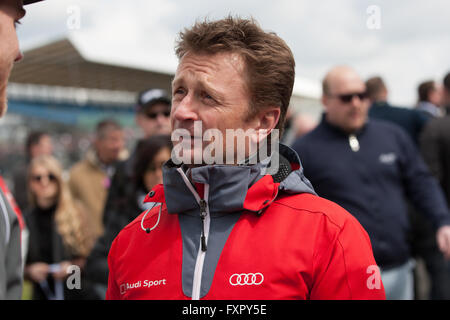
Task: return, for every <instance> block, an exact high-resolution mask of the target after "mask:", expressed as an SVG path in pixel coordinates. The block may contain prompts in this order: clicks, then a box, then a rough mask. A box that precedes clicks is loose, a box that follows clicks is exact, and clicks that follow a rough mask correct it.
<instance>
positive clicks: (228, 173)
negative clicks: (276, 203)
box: [163, 144, 316, 216]
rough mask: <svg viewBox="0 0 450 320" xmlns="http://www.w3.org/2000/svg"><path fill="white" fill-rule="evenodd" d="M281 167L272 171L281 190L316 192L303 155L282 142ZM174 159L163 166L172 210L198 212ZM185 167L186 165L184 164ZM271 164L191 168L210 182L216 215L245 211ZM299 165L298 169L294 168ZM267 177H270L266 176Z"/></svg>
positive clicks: (196, 176)
mask: <svg viewBox="0 0 450 320" xmlns="http://www.w3.org/2000/svg"><path fill="white" fill-rule="evenodd" d="M277 156H278V157H279V158H278V159H279V168H278V171H277V172H276V173H275V174H273V175H271V176H272V178H273V181H274V182H273V183H279V185H278V190H279V192H285V193H288V194H298V193H311V194H314V195H315V194H316V193H315V191H314V189H313V187H312V185H311V183H310V182H309V180H308V179H307V178H306V177H305V176H304V174H303V168H302V166H301V162H300V158H299V156H298V155H297V153H296V152H295V151H294V150H292V149H291V148H290V147H288V146H285V145H283V144H279V153H273V154H272V156H271V159H273V157H277ZM179 167H180V166H176V165H174V164H173V162H172V161H171V160H169V161H168V162H166V163H165V165H164V166H163V180H164V196H165V200H166V205H167V210H168V212H169V213H194V212H195V213H196V212H198V203H197V201H196V199H195V197H194V195H193V194H192V192H191V191H190V190H189V188H188V186H187V185H186V183H185V182H184V181H183V179H182V177H181V175H180V172H179V171H178V168H179ZM181 167H182V168H183V171H185V172H186V168H185V167H183V165H182V166H181ZM266 168H267V164H265V163H263V162H260V163H257V164H255V165H240V166H230V165H205V166H202V167H197V168H192V169H191V172H190V173H191V181H192V182H193V183H194V185H195V184H208V185H209V201H208V202H209V210H210V213H211V215H212V216H214V215H220V214H226V213H230V212H236V211H241V210H243V209H244V202H245V200H246V197H247V196H248V191H249V189H250V188H251V187H252V186H253V185H255V183H256V182H258V181H259V180H260V179H261V178H263V177H264V176H265V175H264V173H265V172H266ZM293 168H295V169H293ZM266 180H267V179H266Z"/></svg>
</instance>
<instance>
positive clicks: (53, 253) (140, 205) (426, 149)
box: [11, 70, 450, 299]
mask: <svg viewBox="0 0 450 320" xmlns="http://www.w3.org/2000/svg"><path fill="white" fill-rule="evenodd" d="M342 72H345V70H344V71H342ZM365 89H366V90H365V93H364V96H360V97H358V96H351V97H341V98H340V99H341V100H343V101H344V100H345V99H347V100H348V101H347V103H348V102H349V101H350V103H352V101H353V99H358V100H361V101H362V100H368V102H369V103H370V104H371V106H370V109H369V111H368V117H369V119H379V120H380V119H381V120H383V121H389V122H391V123H394V124H395V125H396V126H398V127H400V128H402V129H401V130H404V132H406V134H407V135H408V136H409V137H410V139H411V141H412V142H413V144H414V145H415V147H416V148H417V149H418V150H420V151H421V154H422V156H423V159H424V160H425V162H426V163H427V165H428V166H429V169H430V171H431V172H432V173H433V175H434V176H435V177H436V178H437V179H438V181H439V182H440V186H441V188H442V190H443V192H444V193H445V196H446V200H447V201H450V161H449V159H450V129H449V128H450V74H447V76H446V77H445V79H444V80H443V83H442V84H441V83H437V82H435V81H426V82H423V83H421V84H420V85H419V86H418V89H417V96H418V103H417V105H416V106H414V107H409V108H407V107H398V106H392V105H391V104H390V103H389V99H388V88H387V87H386V85H385V83H384V81H383V79H382V78H381V77H372V78H370V79H367V81H366V82H365ZM325 90H326V88H325ZM344 102H345V101H344ZM324 103H326V102H324ZM170 104H171V100H170V97H169V95H168V94H167V93H166V92H165V91H163V90H160V89H148V90H146V91H144V92H142V93H141V94H140V95H139V98H138V101H137V103H136V117H135V119H136V125H137V127H138V128H139V129H140V130H141V131H142V133H143V138H142V139H140V140H138V141H136V142H135V144H134V145H135V147H134V149H133V150H126V148H125V138H124V132H123V128H122V127H121V125H120V124H119V123H118V122H117V121H116V120H114V119H104V120H102V121H100V122H99V123H98V124H97V126H96V129H95V139H94V140H93V142H92V144H91V146H90V148H89V150H88V151H87V152H86V154H85V155H84V156H83V158H82V159H81V160H80V161H79V162H77V163H75V164H74V165H73V166H72V167H70V168H63V167H62V164H61V162H60V161H59V160H58V159H57V158H56V157H55V155H54V151H53V150H54V148H53V143H52V133H51V132H47V131H32V132H30V133H29V134H28V137H27V139H26V142H25V145H24V148H25V151H26V162H25V163H26V164H25V166H24V167H21V168H19V169H18V170H16V171H15V172H14V175H13V179H12V182H13V185H12V186H11V187H12V190H13V194H14V197H15V199H16V201H17V203H18V206H19V208H20V210H21V211H22V214H23V218H24V221H25V223H24V224H23V231H22V255H23V258H24V261H25V267H24V277H25V279H26V280H27V283H28V286H29V288H30V290H25V291H24V298H26V299H104V297H105V292H106V289H107V281H108V264H107V256H108V251H109V248H110V246H111V243H112V241H113V240H114V238H115V237H116V236H117V234H118V233H119V232H120V230H121V229H122V228H123V227H124V226H126V225H127V224H128V223H130V222H131V221H132V220H133V219H135V218H136V217H137V216H138V215H139V214H140V213H141V212H143V211H145V210H146V209H148V208H150V207H151V205H152V203H148V202H146V203H144V198H145V196H146V195H147V193H148V192H149V191H150V190H151V189H152V188H153V187H154V186H155V185H157V184H160V183H162V170H161V167H162V165H163V163H164V162H165V161H167V160H168V159H169V158H170V156H171V146H172V143H171V140H170V121H169V116H170ZM369 121H372V120H369ZM319 122H320V121H317V119H314V117H312V116H311V115H308V114H303V113H295V112H293V111H292V110H291V111H290V112H289V113H288V116H287V121H286V126H285V134H284V135H283V138H282V143H285V144H287V145H293V146H294V149H296V150H298V152H299V155H300V157H301V159H303V157H302V156H305V157H306V155H307V150H301V147H298V146H299V145H300V146H301V141H303V140H302V139H304V137H305V136H306V137H308V133H311V131H313V130H314V129H315V128H317V125H318V123H319ZM379 136H380V137H382V134H381V132H380V133H379ZM299 143H300V144H299ZM299 148H300V150H299ZM310 148H312V149H314V148H315V146H314V145H310ZM317 148H318V147H317ZM334 156H335V155H334ZM305 160H307V158H306V159H305ZM336 161H339V159H338V158H337V159H336ZM306 162H307V161H306ZM303 163H304V164H305V162H303ZM366 165H370V164H369V163H367V164H366ZM305 171H306V175H307V177H308V178H309V179H311V180H312V183H313V186H314V187H315V188H317V186H316V185H315V177H314V173H313V172H311V175H312V176H311V177H310V176H309V175H308V173H309V172H308V164H307V165H306V167H305ZM64 172H67V173H68V174H63V173H64ZM326 192H327V191H326V190H323V191H322V190H321V188H320V187H319V192H318V193H319V195H322V196H324V197H326V198H332V197H333V196H334V195H333V194H330V195H329V197H327V196H326V194H325V195H323V193H326ZM386 192H388V190H386ZM355 196H357V197H358V194H357V193H356V194H355ZM405 196H406V198H407V197H408V194H407V192H405ZM333 200H334V201H336V202H337V203H340V202H341V203H342V202H344V204H345V201H344V200H342V201H340V200H341V199H339V198H335V199H333ZM406 202H407V203H408V212H409V216H408V217H409V219H410V225H411V228H410V230H408V234H407V237H408V241H409V245H410V253H411V257H412V259H411V260H409V261H413V262H412V263H410V264H409V265H410V266H411V269H412V270H413V271H414V296H413V297H411V298H415V299H450V266H449V263H448V260H446V259H445V258H444V257H443V256H442V254H441V253H440V252H439V249H438V244H437V242H436V237H435V230H433V226H432V224H431V223H430V222H429V219H427V218H426V217H424V215H423V214H422V213H421V212H420V209H418V208H417V206H415V205H414V199H408V198H407V200H406ZM350 212H352V211H351V210H350ZM390 223H392V224H395V219H393V220H392V221H391V222H390ZM372 241H373V242H374V241H375V242H376V240H374V239H372ZM373 245H376V243H375V244H373ZM393 251H395V249H393ZM376 258H379V257H376ZM417 261H423V265H424V266H425V268H423V269H420V268H418V267H417V264H415V263H414V262H417ZM377 262H378V263H379V262H380V261H379V259H377ZM73 265H76V266H78V267H79V268H80V270H81V289H80V290H69V289H68V288H67V286H65V285H64V281H65V279H66V278H67V277H68V274H69V273H68V272H67V270H68V268H69V267H70V266H73ZM380 267H381V268H383V265H381V266H380ZM386 267H388V266H386ZM385 286H386V284H385ZM386 289H387V288H386Z"/></svg>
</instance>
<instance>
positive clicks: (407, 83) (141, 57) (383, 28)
mask: <svg viewBox="0 0 450 320" xmlns="http://www.w3.org/2000/svg"><path fill="white" fill-rule="evenodd" d="M374 6H375V7H374ZM27 12H28V13H27V16H26V17H25V18H24V19H23V20H22V25H21V26H19V31H18V32H19V40H20V42H21V45H22V49H23V50H26V49H27V48H32V47H36V46H39V45H41V44H43V43H46V42H49V41H51V40H54V39H59V38H62V37H64V36H69V37H70V38H71V39H73V41H75V43H76V44H77V46H79V48H80V50H81V51H82V54H84V55H85V56H86V57H87V58H91V59H96V60H102V61H106V62H114V63H119V64H124V65H130V66H137V67H144V68H150V69H157V70H162V71H171V72H173V71H174V70H175V68H176V65H177V61H176V58H175V56H174V50H173V47H174V42H175V39H176V37H177V33H178V32H179V31H180V30H182V29H183V28H185V27H188V26H190V25H192V23H193V22H195V20H198V19H204V18H205V17H207V18H210V19H216V18H222V17H224V16H226V15H228V14H232V15H239V16H242V17H250V16H251V17H253V18H255V19H256V20H257V21H258V22H259V23H260V25H261V26H262V28H263V29H265V30H270V31H274V32H276V33H277V34H278V35H279V36H281V37H282V38H283V39H284V40H285V41H286V42H287V43H288V45H289V46H290V47H291V49H292V51H293V53H294V56H295V60H296V72H297V75H298V76H301V77H304V78H308V79H311V80H313V81H316V82H317V83H319V82H320V81H321V79H322V77H323V76H324V74H325V73H326V71H327V70H328V69H329V68H330V67H332V66H333V65H336V64H349V65H351V66H353V67H354V68H356V70H357V71H358V72H359V73H360V74H361V76H362V77H363V78H364V79H366V78H367V77H369V76H373V75H381V76H382V77H384V79H385V80H386V82H387V85H388V87H389V89H390V100H391V102H393V103H396V104H399V105H405V106H406V105H412V104H414V103H415V102H416V99H417V93H416V87H417V85H418V83H420V82H421V81H424V80H428V79H434V80H437V81H441V80H442V78H443V76H444V75H445V74H446V73H447V72H449V71H450V57H449V55H450V1H448V0H429V1H425V0H408V1H407V0H396V1H388V0H380V1H361V0H348V1H336V0H334V1H333V0H317V1H312V0H302V1H300V0H278V1H261V0H259V1H257V0H227V1H216V0H191V1H181V0H45V1H44V2H43V3H37V4H33V5H30V6H27Z"/></svg>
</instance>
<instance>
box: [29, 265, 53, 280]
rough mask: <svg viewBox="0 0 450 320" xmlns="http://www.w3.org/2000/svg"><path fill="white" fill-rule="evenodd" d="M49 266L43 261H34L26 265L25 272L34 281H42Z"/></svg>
mask: <svg viewBox="0 0 450 320" xmlns="http://www.w3.org/2000/svg"><path fill="white" fill-rule="evenodd" d="M48 271H49V266H48V264H47V263H44V262H35V263H32V264H30V265H28V266H27V274H28V276H29V277H30V279H31V280H33V281H34V282H37V283H39V282H42V281H44V280H45V279H46V278H47V275H48Z"/></svg>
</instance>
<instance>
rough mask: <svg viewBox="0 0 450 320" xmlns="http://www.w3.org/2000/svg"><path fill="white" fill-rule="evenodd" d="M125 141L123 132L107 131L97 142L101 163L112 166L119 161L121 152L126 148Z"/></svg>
mask: <svg viewBox="0 0 450 320" xmlns="http://www.w3.org/2000/svg"><path fill="white" fill-rule="evenodd" d="M124 145H125V140H124V136H123V131H122V130H116V129H110V130H107V131H106V133H105V135H104V136H103V137H98V138H97V140H96V141H95V148H96V150H97V155H98V157H99V159H100V161H101V162H102V163H104V164H111V163H113V162H115V161H117V160H119V155H120V151H122V149H123V148H124Z"/></svg>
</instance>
